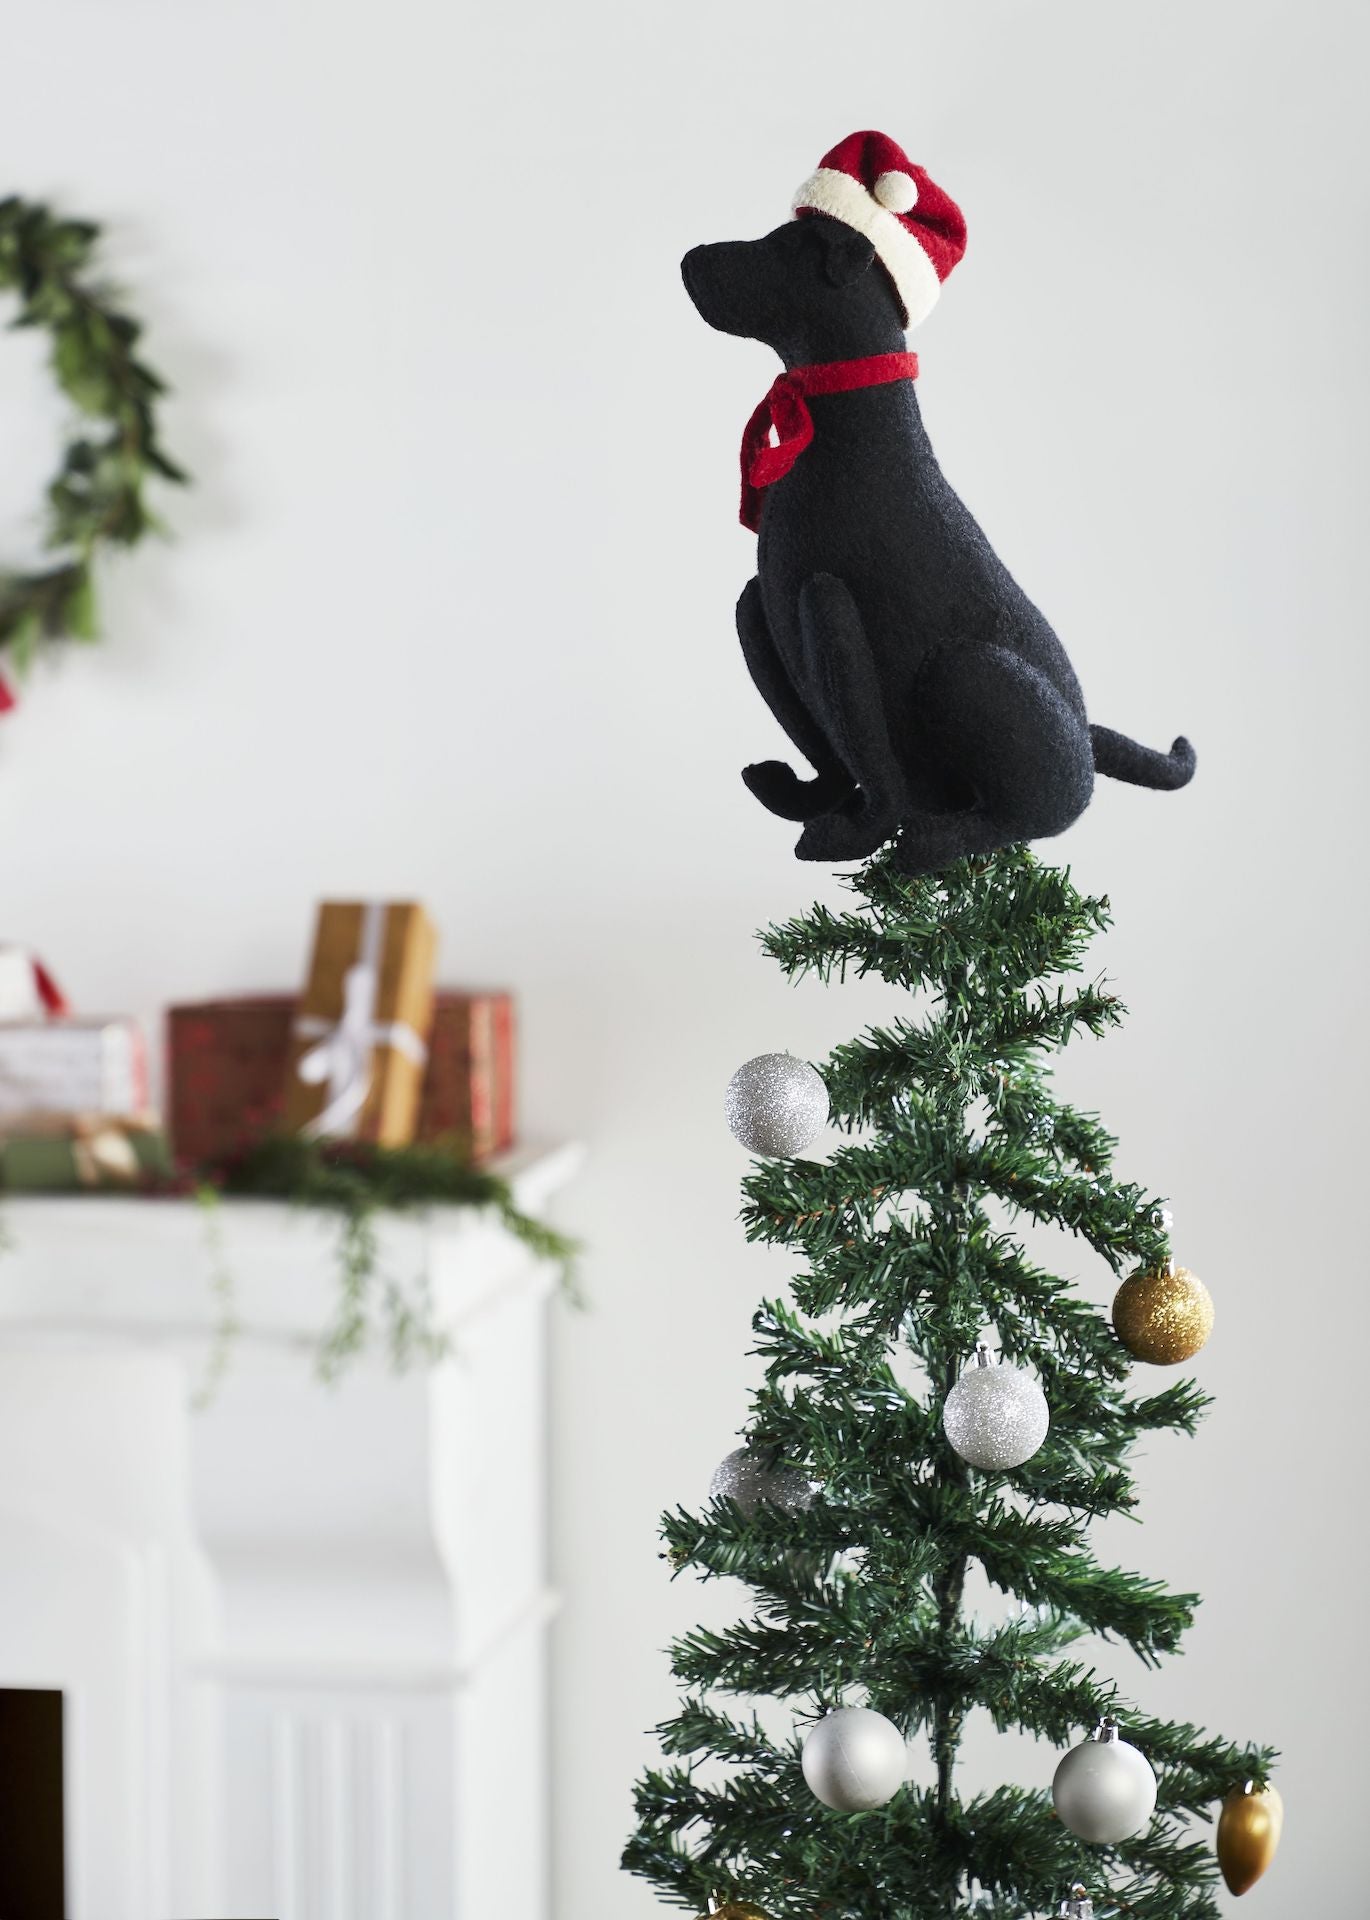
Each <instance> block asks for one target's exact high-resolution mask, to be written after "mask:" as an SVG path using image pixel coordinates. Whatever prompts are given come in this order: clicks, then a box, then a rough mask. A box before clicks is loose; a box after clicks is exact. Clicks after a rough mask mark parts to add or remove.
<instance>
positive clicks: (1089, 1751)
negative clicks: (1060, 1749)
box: [1051, 1720, 1156, 1847]
mask: <svg viewBox="0 0 1370 1920" xmlns="http://www.w3.org/2000/svg"><path fill="white" fill-rule="evenodd" d="M1051 1798H1052V1801H1053V1802H1054V1804H1055V1807H1056V1811H1057V1813H1058V1814H1059V1815H1060V1817H1061V1820H1062V1822H1063V1824H1064V1825H1065V1826H1067V1827H1069V1828H1070V1831H1071V1832H1072V1833H1073V1834H1074V1835H1075V1837H1076V1839H1077V1840H1088V1841H1089V1842H1090V1843H1091V1844H1092V1845H1093V1846H1096V1847H1111V1846H1116V1845H1117V1843H1118V1842H1119V1841H1120V1840H1126V1839H1127V1837H1128V1835H1129V1834H1133V1833H1140V1832H1141V1830H1142V1828H1143V1827H1144V1826H1145V1825H1146V1824H1147V1822H1148V1821H1149V1820H1150V1818H1151V1816H1152V1814H1153V1813H1154V1812H1155V1811H1156V1776H1155V1774H1154V1773H1153V1772H1152V1771H1151V1765H1150V1762H1149V1761H1148V1760H1147V1757H1146V1755H1145V1754H1144V1753H1142V1752H1141V1751H1140V1750H1139V1749H1138V1748H1136V1747H1134V1746H1133V1745H1132V1744H1131V1742H1130V1741H1127V1740H1122V1739H1120V1738H1119V1737H1118V1729H1117V1727H1116V1726H1115V1725H1114V1723H1113V1722H1112V1721H1111V1720H1105V1721H1104V1723H1103V1725H1102V1726H1101V1727H1100V1728H1099V1731H1098V1732H1097V1733H1096V1734H1094V1735H1093V1737H1092V1738H1091V1739H1089V1740H1086V1741H1084V1742H1082V1743H1081V1745H1080V1746H1078V1747H1072V1748H1071V1750H1070V1752H1069V1753H1068V1754H1067V1755H1066V1756H1065V1758H1064V1759H1063V1760H1062V1761H1061V1764H1060V1765H1059V1766H1058V1767H1057V1769H1056V1777H1055V1779H1054V1780H1053V1781H1052V1783H1051Z"/></svg>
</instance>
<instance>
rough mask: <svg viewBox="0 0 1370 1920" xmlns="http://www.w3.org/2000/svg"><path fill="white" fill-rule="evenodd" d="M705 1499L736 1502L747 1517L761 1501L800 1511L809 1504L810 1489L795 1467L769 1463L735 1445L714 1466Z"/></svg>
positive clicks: (765, 1503) (786, 1510) (751, 1451)
mask: <svg viewBox="0 0 1370 1920" xmlns="http://www.w3.org/2000/svg"><path fill="white" fill-rule="evenodd" d="M709 1498H710V1499H711V1500H734V1501H736V1502H737V1505H738V1506H739V1507H741V1509H742V1511H743V1513H745V1514H746V1516H747V1518H748V1519H749V1520H750V1519H751V1517H752V1515H753V1514H754V1513H755V1512H756V1510H757V1508H758V1507H759V1506H761V1505H763V1504H764V1505H767V1506H772V1507H779V1508H780V1510H781V1511H782V1513H802V1512H803V1511H804V1509H805V1508H806V1507H811V1506H812V1505H813V1488H812V1486H811V1485H810V1484H809V1480H808V1477H807V1475H805V1474H802V1473H801V1472H800V1471H799V1469H798V1467H777V1466H771V1465H769V1464H768V1462H767V1459H766V1455H765V1454H764V1453H756V1452H753V1450H752V1448H751V1447H739V1448H738V1449H737V1451H736V1452H735V1453H730V1454H729V1455H728V1457H727V1459H726V1460H723V1461H721V1462H720V1463H719V1465H718V1466H717V1467H716V1468H715V1469H714V1477H713V1479H712V1481H711V1482H710V1483H709Z"/></svg>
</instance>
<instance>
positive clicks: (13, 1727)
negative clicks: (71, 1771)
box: [0, 1687, 67, 1920]
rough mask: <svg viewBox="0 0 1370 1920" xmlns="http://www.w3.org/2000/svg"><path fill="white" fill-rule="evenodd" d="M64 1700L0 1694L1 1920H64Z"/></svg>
mask: <svg viewBox="0 0 1370 1920" xmlns="http://www.w3.org/2000/svg"><path fill="white" fill-rule="evenodd" d="M66 1909H67V1893H66V1850H65V1847H64V1844H63V1804H62V1696H61V1694H60V1693H57V1692H53V1691H50V1690H49V1689H47V1688H44V1687H0V1916H3V1920H66Z"/></svg>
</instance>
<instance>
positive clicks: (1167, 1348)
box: [1113, 1267, 1213, 1367]
mask: <svg viewBox="0 0 1370 1920" xmlns="http://www.w3.org/2000/svg"><path fill="white" fill-rule="evenodd" d="M1113 1327H1114V1331H1115V1332H1116V1333H1117V1335H1118V1338H1119V1339H1120V1340H1121V1341H1122V1343H1123V1345H1124V1346H1125V1347H1126V1348H1127V1350H1128V1352H1129V1353H1130V1354H1131V1355H1132V1357H1133V1359H1134V1360H1146V1361H1148V1362H1149V1363H1150V1364H1151V1365H1152V1366H1153V1367H1178V1366H1179V1364H1180V1362H1181V1361H1182V1360H1192V1359H1193V1358H1194V1355H1195V1354H1196V1353H1197V1352H1198V1351H1199V1349H1200V1347H1202V1346H1203V1344H1204V1342H1205V1341H1206V1340H1207V1339H1208V1336H1209V1334H1210V1333H1212V1331H1213V1297H1212V1295H1211V1294H1210V1293H1209V1291H1208V1288H1207V1287H1206V1286H1205V1285H1204V1283H1203V1281H1202V1280H1201V1279H1200V1278H1199V1276H1198V1274H1197V1273H1191V1272H1190V1271H1189V1269H1188V1267H1173V1268H1163V1269H1162V1271H1161V1272H1159V1273H1155V1272H1148V1271H1146V1270H1145V1269H1142V1270H1141V1271H1139V1272H1137V1273H1134V1274H1130V1275H1129V1276H1128V1278H1127V1279H1126V1280H1124V1282H1123V1284H1122V1285H1121V1286H1120V1287H1119V1289H1118V1292H1117V1295H1116V1297H1115V1299H1114V1302H1113Z"/></svg>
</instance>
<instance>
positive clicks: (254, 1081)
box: [167, 990, 515, 1167]
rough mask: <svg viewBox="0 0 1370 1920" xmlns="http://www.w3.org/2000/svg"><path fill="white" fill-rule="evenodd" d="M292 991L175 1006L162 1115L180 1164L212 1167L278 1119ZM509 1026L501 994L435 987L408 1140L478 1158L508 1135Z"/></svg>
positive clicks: (508, 1007) (507, 1002) (511, 1120)
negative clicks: (421, 1079)
mask: <svg viewBox="0 0 1370 1920" xmlns="http://www.w3.org/2000/svg"><path fill="white" fill-rule="evenodd" d="M295 1007H296V1002H295V999H294V997H293V995H290V994H284V993H277V994H254V995H251V996H248V997H244V998H240V999H228V1000H208V1001H202V1002H200V1003H199V1004H195V1005H188V1006H179V1007H172V1008H171V1009H170V1011H169V1013H168V1015H167V1120H168V1124H169V1127H170V1130H171V1140H172V1145H173V1147H174V1149H175V1153H176V1158H177V1160H178V1161H179V1162H180V1163H181V1164H182V1165H184V1166H189V1167H198V1166H213V1165H215V1164H216V1163H218V1162H221V1161H224V1160H229V1159H231V1158H232V1157H233V1156H234V1155H235V1154H238V1153H241V1152H242V1151H243V1150H244V1148H246V1147H248V1146H250V1145H251V1144H252V1143H253V1142H254V1141H256V1140H260V1139H261V1138H262V1137H263V1135H265V1134H268V1133H270V1132H272V1131H273V1130H276V1129H279V1128H280V1126H281V1124H282V1112H283V1099H282V1086H283V1084H284V1076H285V1071H286V1063H287V1060H288V1059H289V1056H290V1052H291V1040H292V1030H293V1027H294V1020H295ZM514 1098H515V1022H514V1002H513V997H512V995H510V994H508V993H474V992H473V993H458V992H453V991H448V990H443V991H440V992H439V993H438V994H437V995H436V997H435V1000H434V1007H433V1025H432V1027H431V1029H430V1031H429V1036H428V1067H427V1072H426V1074H425V1077H424V1084H423V1097H422V1100H421V1102H420V1106H419V1118H418V1126H417V1129H416V1132H415V1138H416V1139H417V1140H420V1141H423V1142H425V1143H438V1142H441V1143H443V1144H447V1145H451V1146H452V1148H453V1150H454V1151H455V1152H457V1153H459V1154H461V1155H462V1156H463V1157H464V1158H469V1159H471V1160H472V1161H475V1162H480V1161H484V1160H488V1159H489V1158H490V1157H491V1156H492V1155H494V1154H497V1153H504V1152H507V1151H508V1149H509V1148H510V1147H512V1146H513V1144H514V1138H515V1107H514Z"/></svg>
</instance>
